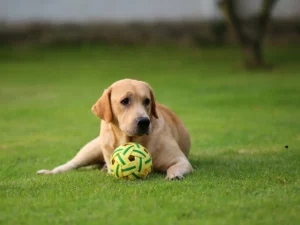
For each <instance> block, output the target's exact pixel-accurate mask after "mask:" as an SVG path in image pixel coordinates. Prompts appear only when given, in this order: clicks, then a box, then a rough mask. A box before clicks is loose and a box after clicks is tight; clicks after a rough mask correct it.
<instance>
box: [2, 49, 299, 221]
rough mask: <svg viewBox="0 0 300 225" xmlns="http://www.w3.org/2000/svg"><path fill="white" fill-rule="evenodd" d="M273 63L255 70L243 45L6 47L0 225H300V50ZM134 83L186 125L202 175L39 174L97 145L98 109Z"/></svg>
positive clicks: (271, 54)
mask: <svg viewBox="0 0 300 225" xmlns="http://www.w3.org/2000/svg"><path fill="white" fill-rule="evenodd" d="M267 58H268V60H269V61H270V62H273V63H275V64H277V66H276V67H275V68H274V69H273V70H272V71H268V72H265V71H255V72H247V71H245V70H243V69H242V68H241V67H240V65H239V60H240V54H239V50H238V49H234V48H222V49H217V48H210V49H189V48H175V47H173V48H172V47H162V48H159V47H146V48H142V47H105V46H85V47H78V48H75V47H72V48H71V47H69V48H66V47H64V48H53V49H51V48H46V49H42V48H40V49H32V48H25V47H23V48H21V47H20V48H18V49H9V48H7V47H6V48H3V47H2V48H1V49H0V106H1V107H0V140H1V142H0V202H1V204H0V224H1V225H2V224H3V225H4V224H31V225H32V224H39V225H40V224H51V225H53V224H73V225H75V224H80V225H82V224H98V225H99V224H106V225H107V224H114V225H116V224H142V225H146V224H164V225H168V224H172V225H174V224H213V225H215V224H218V225H220V224H230V225H235V224H246V225H247V224H249V225H252V224H263V225H268V224H270V225H271V224H272V225H274V224H282V225H283V224H284V225H288V224H295V225H296V224H299V223H300V74H299V73H300V72H299V71H300V52H299V46H292V47H285V48H279V47H277V48H272V49H269V50H268V52H267ZM125 77H129V78H136V79H141V80H144V81H147V82H149V83H150V84H151V85H152V87H153V89H154V92H155V94H156V98H157V100H158V101H159V102H160V103H163V104H166V105H168V106H169V107H170V108H171V109H173V110H174V111H175V112H176V113H177V114H178V115H179V116H180V117H181V118H182V120H183V121H184V122H185V124H186V126H187V127H188V129H189V131H190V134H191V137H192V149H191V155H190V160H191V162H192V165H193V166H194V167H195V168H196V171H195V173H194V174H192V175H190V176H187V177H186V178H185V179H184V180H182V181H167V180H164V175H162V174H154V175H152V176H151V178H150V179H148V180H146V181H124V180H117V179H115V178H113V177H110V176H108V175H106V174H104V173H101V172H100V171H98V170H90V171H87V170H77V171H72V172H69V173H65V174H59V175H54V176H38V175H36V171H37V170H39V169H50V168H53V167H55V166H57V165H59V164H62V163H64V162H66V161H67V160H69V159H71V158H72V157H73V156H74V155H75V153H76V152H77V151H78V150H79V149H80V147H81V146H82V145H83V144H85V143H86V142H88V141H89V140H91V139H92V138H94V137H95V136H97V134H98V133H99V119H98V118H96V117H95V116H94V115H93V114H92V113H91V111H90V108H91V106H92V104H93V103H94V102H95V101H96V100H97V99H98V97H100V95H101V94H102V91H103V89H104V88H106V87H108V86H109V85H110V84H111V83H112V82H114V81H116V80H118V79H122V78H125ZM286 145H287V146H288V148H286V147H285V146H286Z"/></svg>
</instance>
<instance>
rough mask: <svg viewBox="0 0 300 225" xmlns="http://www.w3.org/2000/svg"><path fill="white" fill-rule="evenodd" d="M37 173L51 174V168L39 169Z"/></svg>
mask: <svg viewBox="0 0 300 225" xmlns="http://www.w3.org/2000/svg"><path fill="white" fill-rule="evenodd" d="M36 173H37V174H39V175H41V174H52V170H39V171H37V172H36Z"/></svg>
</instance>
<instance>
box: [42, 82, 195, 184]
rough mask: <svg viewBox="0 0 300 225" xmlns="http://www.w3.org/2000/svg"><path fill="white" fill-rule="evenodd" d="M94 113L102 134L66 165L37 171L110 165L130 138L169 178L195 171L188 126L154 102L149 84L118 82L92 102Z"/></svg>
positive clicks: (56, 170)
mask: <svg viewBox="0 0 300 225" xmlns="http://www.w3.org/2000/svg"><path fill="white" fill-rule="evenodd" d="M92 112H93V113H94V114H95V115H96V116H98V117H99V118H101V119H102V121H101V128H100V135H99V137H97V138H95V139H94V140H92V141H90V142H89V143H88V144H86V145H85V146H84V147H83V148H82V149H81V150H80V151H79V152H78V153H77V155H76V156H75V157H74V158H73V159H72V160H70V161H69V162H67V163H66V164H63V165H61V166H58V167H56V168H54V169H53V170H39V171H38V172H37V173H38V174H57V173H62V172H66V171H68V170H72V169H77V168H79V167H83V166H89V165H94V164H106V166H107V167H109V158H110V156H111V154H112V152H113V151H114V149H115V148H117V147H118V146H119V145H121V144H125V143H127V142H130V141H131V142H137V143H140V144H141V145H143V146H145V147H146V148H147V149H148V151H149V152H150V153H151V155H152V160H153V161H152V162H153V168H154V171H160V172H166V173H167V178H168V179H170V180H172V179H182V178H183V175H184V174H188V173H191V172H192V171H193V169H192V166H191V164H190V162H189V161H188V159H187V157H188V154H189V151H190V136H189V133H188V131H187V129H186V128H185V126H184V125H183V123H182V122H181V120H180V119H179V118H178V117H177V116H176V115H175V114H174V113H173V112H172V111H171V110H170V109H168V108H167V107H165V106H163V105H160V104H158V103H157V102H156V101H155V98H154V95H153V91H152V89H151V87H150V86H149V85H148V84H147V83H145V82H142V81H137V80H131V79H124V80H120V81H117V82H115V83H114V84H112V85H111V86H110V87H109V88H107V89H106V90H105V91H104V93H103V95H102V96H101V97H100V99H99V100H98V101H97V102H96V103H95V104H94V105H93V107H92ZM108 171H109V170H108Z"/></svg>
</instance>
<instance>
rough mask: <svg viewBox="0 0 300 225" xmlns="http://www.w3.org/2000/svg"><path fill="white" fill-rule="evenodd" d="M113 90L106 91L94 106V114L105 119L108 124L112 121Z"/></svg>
mask: <svg viewBox="0 0 300 225" xmlns="http://www.w3.org/2000/svg"><path fill="white" fill-rule="evenodd" d="M110 94H111V88H108V89H105V90H104V92H103V94H102V96H101V97H100V98H99V100H98V101H97V102H96V103H95V104H94V105H93V107H92V112H93V113H94V114H95V115H96V116H98V117H99V118H101V119H103V120H104V121H105V122H106V123H110V122H111V121H112V110H111V103H110Z"/></svg>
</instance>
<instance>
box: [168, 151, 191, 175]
mask: <svg viewBox="0 0 300 225" xmlns="http://www.w3.org/2000/svg"><path fill="white" fill-rule="evenodd" d="M191 172H193V168H192V165H191V164H190V162H189V161H188V159H187V158H186V157H185V156H183V157H178V158H176V162H175V164H174V165H172V166H170V167H169V168H168V169H167V177H166V178H167V179H169V180H181V179H183V175H185V174H188V173H191Z"/></svg>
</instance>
